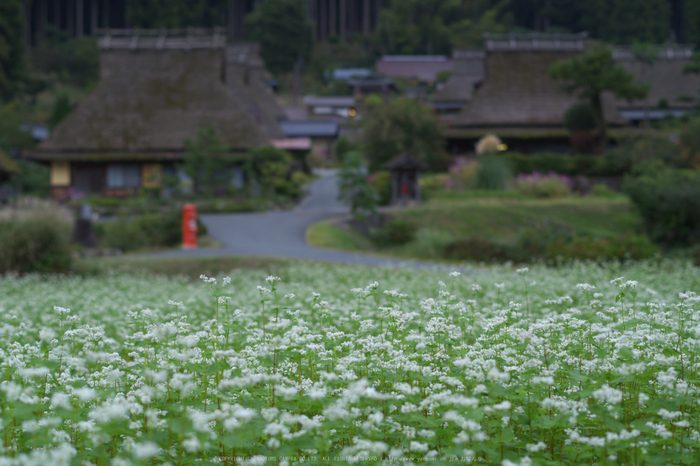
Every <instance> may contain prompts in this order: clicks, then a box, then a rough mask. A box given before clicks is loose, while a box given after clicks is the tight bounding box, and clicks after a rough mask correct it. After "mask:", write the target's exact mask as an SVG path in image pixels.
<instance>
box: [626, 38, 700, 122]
mask: <svg viewBox="0 0 700 466" xmlns="http://www.w3.org/2000/svg"><path fill="white" fill-rule="evenodd" d="M634 52H635V51H634V50H633V49H632V48H631V47H615V48H614V49H613V57H614V58H615V61H616V62H617V63H618V64H619V65H621V66H622V67H623V68H625V69H626V70H627V71H629V72H631V73H632V74H634V76H635V79H637V80H638V81H641V82H645V83H648V84H649V86H650V90H649V94H647V96H646V97H645V98H644V99H638V100H633V101H627V100H624V99H619V100H617V101H616V105H617V109H618V111H619V112H620V113H621V114H622V116H623V117H625V118H626V119H627V120H629V121H630V122H631V123H632V124H634V125H639V124H643V123H644V122H649V121H654V120H662V119H664V118H680V117H683V116H684V115H686V114H688V113H690V112H691V111H693V110H694V108H695V106H696V105H697V102H696V100H697V98H698V97H700V96H698V91H700V76H699V75H697V74H687V73H684V72H683V69H684V68H685V67H686V66H687V65H688V64H689V63H690V62H691V56H692V54H693V48H692V47H689V46H683V45H657V46H653V47H650V48H649V50H648V51H647V53H646V55H647V56H646V57H644V56H643V55H642V54H640V53H637V54H635V53H634ZM688 97H690V98H691V99H688ZM693 98H694V99H693Z"/></svg>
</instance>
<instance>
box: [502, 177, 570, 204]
mask: <svg viewBox="0 0 700 466" xmlns="http://www.w3.org/2000/svg"><path fill="white" fill-rule="evenodd" d="M571 184H572V183H571V179H570V178H569V177H568V176H566V175H558V174H556V173H554V172H549V173H548V174H546V175H544V174H542V173H539V172H533V173H532V174H530V175H520V176H518V177H517V178H516V179H515V181H514V182H513V186H514V187H515V189H516V190H517V191H519V192H520V193H522V194H523V195H525V196H528V197H537V198H556V197H568V196H570V195H571Z"/></svg>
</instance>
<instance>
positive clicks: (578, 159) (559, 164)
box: [501, 152, 631, 176]
mask: <svg viewBox="0 0 700 466" xmlns="http://www.w3.org/2000/svg"><path fill="white" fill-rule="evenodd" d="M501 156H502V157H503V158H504V159H505V160H507V161H508V163H509V165H510V166H511V167H512V169H513V173H515V174H516V175H517V174H521V173H532V172H540V173H549V172H554V173H559V174H561V175H569V176H575V175H583V176H622V175H623V174H624V173H626V172H627V171H629V170H630V167H631V166H630V163H629V162H628V161H626V160H624V158H621V157H619V156H618V155H617V153H612V152H609V153H606V154H604V155H569V154H548V153H539V154H529V155H525V154H521V153H519V152H505V153H503V154H501Z"/></svg>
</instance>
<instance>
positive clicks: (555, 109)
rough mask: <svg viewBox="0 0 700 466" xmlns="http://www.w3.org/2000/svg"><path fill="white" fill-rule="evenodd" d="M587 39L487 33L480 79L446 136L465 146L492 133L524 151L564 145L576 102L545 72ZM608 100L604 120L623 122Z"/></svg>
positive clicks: (577, 36) (582, 46) (572, 96)
mask: <svg viewBox="0 0 700 466" xmlns="http://www.w3.org/2000/svg"><path fill="white" fill-rule="evenodd" d="M585 38H586V35H585V34H526V35H525V34H522V35H517V34H507V35H506V34H503V35H499V34H486V35H485V49H486V62H485V63H486V65H485V78H484V81H483V83H482V84H481V86H480V87H479V88H478V90H477V91H476V92H475V93H474V95H473V96H472V98H471V99H470V100H469V101H468V102H467V103H466V105H464V108H463V109H462V110H461V112H460V113H459V114H458V115H456V116H455V117H454V119H453V120H451V121H450V127H449V129H448V130H447V133H446V136H447V138H448V139H451V140H453V141H454V140H457V141H459V140H462V141H465V147H468V146H471V145H473V143H474V141H476V140H478V139H479V138H480V137H482V136H483V135H485V134H489V133H493V134H497V135H498V136H500V137H501V138H503V139H504V140H506V141H507V142H508V143H509V145H512V144H516V148H518V149H522V150H528V148H527V147H524V146H528V145H530V144H531V143H532V142H534V141H538V140H539V141H542V140H547V141H550V142H551V141H555V142H557V141H558V142H560V143H562V144H568V138H569V134H568V132H567V131H566V129H565V128H564V126H563V118H564V113H565V112H566V111H567V110H568V109H569V108H570V107H571V106H572V105H574V104H575V103H576V102H578V99H577V97H576V96H575V95H571V94H569V93H567V92H565V91H564V89H563V87H562V83H560V82H557V81H555V80H553V79H552V78H550V76H549V68H550V66H551V65H552V64H554V63H556V62H557V61H559V60H563V59H566V58H569V57H571V56H573V55H575V54H578V53H580V52H582V51H583V50H584V47H585ZM607 100H608V102H606V108H605V111H606V118H607V120H608V122H609V123H610V124H611V125H615V124H618V125H623V124H625V123H626V122H625V120H624V119H622V118H621V116H620V115H619V114H618V113H617V112H616V110H615V108H614V105H610V104H612V101H611V100H610V99H607Z"/></svg>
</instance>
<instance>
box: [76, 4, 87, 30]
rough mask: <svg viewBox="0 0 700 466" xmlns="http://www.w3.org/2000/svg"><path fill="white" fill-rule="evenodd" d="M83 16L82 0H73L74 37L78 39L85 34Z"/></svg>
mask: <svg viewBox="0 0 700 466" xmlns="http://www.w3.org/2000/svg"><path fill="white" fill-rule="evenodd" d="M84 15H85V12H84V10H83V0H75V35H76V36H78V37H82V36H83V34H84V33H85V27H84V26H85V24H84V23H85V21H84V19H85V18H84Z"/></svg>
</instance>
